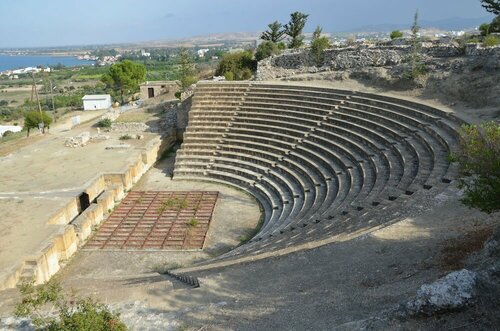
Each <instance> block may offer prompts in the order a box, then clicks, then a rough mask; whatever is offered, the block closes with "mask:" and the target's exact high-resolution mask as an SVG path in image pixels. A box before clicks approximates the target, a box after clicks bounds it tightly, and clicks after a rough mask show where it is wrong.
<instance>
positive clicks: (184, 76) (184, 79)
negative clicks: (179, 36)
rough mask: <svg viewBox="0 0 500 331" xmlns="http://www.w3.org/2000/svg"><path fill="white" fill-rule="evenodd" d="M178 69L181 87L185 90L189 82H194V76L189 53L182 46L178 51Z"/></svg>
mask: <svg viewBox="0 0 500 331" xmlns="http://www.w3.org/2000/svg"><path fill="white" fill-rule="evenodd" d="M178 64H179V70H180V80H181V88H182V90H183V91H185V90H186V89H187V88H188V87H189V86H191V84H194V83H195V82H196V76H195V73H194V64H193V59H192V58H191V55H190V54H189V52H188V50H187V49H186V48H184V47H182V48H181V49H180V51H179V62H178Z"/></svg>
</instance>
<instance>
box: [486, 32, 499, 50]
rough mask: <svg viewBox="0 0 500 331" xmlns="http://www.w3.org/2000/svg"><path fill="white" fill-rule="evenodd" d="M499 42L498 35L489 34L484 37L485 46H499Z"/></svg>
mask: <svg viewBox="0 0 500 331" xmlns="http://www.w3.org/2000/svg"><path fill="white" fill-rule="evenodd" d="M499 43H500V39H498V37H497V36H493V35H488V36H486V37H484V40H483V46H484V47H493V46H497V45H498V44H499Z"/></svg>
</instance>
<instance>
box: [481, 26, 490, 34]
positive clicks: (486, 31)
mask: <svg viewBox="0 0 500 331" xmlns="http://www.w3.org/2000/svg"><path fill="white" fill-rule="evenodd" d="M479 31H481V35H482V36H487V35H489V34H490V24H488V23H483V24H481V25H480V26H479Z"/></svg>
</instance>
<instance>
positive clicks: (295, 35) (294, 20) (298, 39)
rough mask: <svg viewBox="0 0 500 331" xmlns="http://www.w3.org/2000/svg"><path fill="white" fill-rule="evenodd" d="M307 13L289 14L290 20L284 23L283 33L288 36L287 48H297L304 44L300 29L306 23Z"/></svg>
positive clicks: (302, 28) (301, 29)
mask: <svg viewBox="0 0 500 331" xmlns="http://www.w3.org/2000/svg"><path fill="white" fill-rule="evenodd" d="M308 17H309V15H307V14H304V13H301V12H295V13H292V14H290V22H289V23H288V24H286V25H285V34H286V35H287V36H288V37H289V39H290V40H289V43H288V47H289V48H299V47H301V46H302V45H303V44H304V35H303V34H302V31H303V30H304V27H305V25H306V23H307V18H308Z"/></svg>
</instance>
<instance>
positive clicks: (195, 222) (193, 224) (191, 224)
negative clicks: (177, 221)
mask: <svg viewBox="0 0 500 331" xmlns="http://www.w3.org/2000/svg"><path fill="white" fill-rule="evenodd" d="M198 223H199V222H198V220H197V219H196V218H194V217H193V218H191V219H190V220H189V221H188V222H187V225H188V226H189V227H190V228H195V227H197V226H198Z"/></svg>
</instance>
